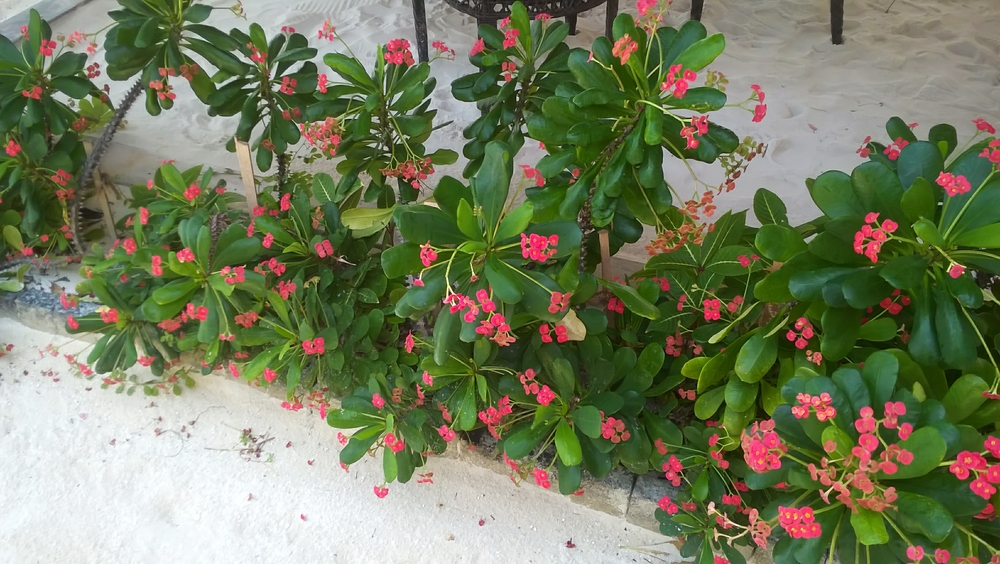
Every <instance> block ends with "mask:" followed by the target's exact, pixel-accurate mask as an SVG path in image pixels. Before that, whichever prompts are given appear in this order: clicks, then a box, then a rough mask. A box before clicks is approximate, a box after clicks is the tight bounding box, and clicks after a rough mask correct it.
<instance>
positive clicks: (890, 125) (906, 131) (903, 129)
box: [885, 116, 917, 143]
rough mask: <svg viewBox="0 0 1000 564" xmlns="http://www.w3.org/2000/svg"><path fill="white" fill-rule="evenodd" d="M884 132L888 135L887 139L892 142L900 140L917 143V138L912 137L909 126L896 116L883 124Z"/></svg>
mask: <svg viewBox="0 0 1000 564" xmlns="http://www.w3.org/2000/svg"><path fill="white" fill-rule="evenodd" d="M885 132H886V133H888V134H889V139H892V140H893V141H895V140H896V139H900V138H902V139H903V140H905V141H908V142H910V143H916V142H917V136H916V135H914V133H913V130H912V129H910V126H909V125H907V123H906V122H905V121H903V119H902V118H900V117H897V116H893V117H891V118H889V121H887V122H886V124H885Z"/></svg>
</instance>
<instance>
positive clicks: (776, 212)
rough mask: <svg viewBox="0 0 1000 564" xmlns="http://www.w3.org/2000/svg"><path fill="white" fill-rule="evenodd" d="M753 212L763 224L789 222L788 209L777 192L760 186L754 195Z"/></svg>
mask: <svg viewBox="0 0 1000 564" xmlns="http://www.w3.org/2000/svg"><path fill="white" fill-rule="evenodd" d="M753 214H754V216H756V218H757V221H759V222H760V224H761V225H771V224H787V223H788V210H787V209H786V208H785V203H784V202H782V201H781V198H779V197H778V195H777V194H775V193H774V192H771V191H770V190H768V189H766V188H758V189H757V192H756V193H755V194H754V195H753Z"/></svg>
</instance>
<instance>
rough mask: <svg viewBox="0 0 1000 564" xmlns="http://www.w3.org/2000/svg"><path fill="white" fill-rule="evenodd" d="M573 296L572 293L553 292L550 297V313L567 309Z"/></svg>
mask: <svg viewBox="0 0 1000 564" xmlns="http://www.w3.org/2000/svg"><path fill="white" fill-rule="evenodd" d="M571 297H573V294H572V293H567V294H564V293H562V292H552V296H551V297H550V298H549V313H561V312H564V311H566V309H567V308H568V307H569V299H570V298H571Z"/></svg>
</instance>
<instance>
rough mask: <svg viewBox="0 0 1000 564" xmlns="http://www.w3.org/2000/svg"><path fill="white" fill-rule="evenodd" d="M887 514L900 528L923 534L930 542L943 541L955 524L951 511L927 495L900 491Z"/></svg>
mask: <svg viewBox="0 0 1000 564" xmlns="http://www.w3.org/2000/svg"><path fill="white" fill-rule="evenodd" d="M892 505H893V506H895V510H893V509H889V514H890V515H892V516H893V520H894V521H895V522H896V524H897V525H899V526H900V527H901V528H903V529H905V530H907V531H909V532H911V533H917V534H921V535H924V536H925V537H927V538H928V539H930V540H931V542H935V543H938V542H943V541H944V539H945V538H946V537H947V536H948V533H950V532H951V529H952V527H953V526H954V524H955V520H954V518H953V517H952V516H951V512H949V511H948V509H947V508H945V506H943V505H941V504H940V503H938V502H936V501H934V500H933V499H931V498H929V497H924V496H922V495H917V494H912V493H909V492H904V491H900V492H899V493H898V497H897V498H896V501H894V502H893V503H892Z"/></svg>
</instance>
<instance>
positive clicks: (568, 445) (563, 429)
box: [556, 419, 583, 466]
mask: <svg viewBox="0 0 1000 564" xmlns="http://www.w3.org/2000/svg"><path fill="white" fill-rule="evenodd" d="M556 452H557V453H558V454H559V460H561V461H562V463H563V464H565V465H566V466H576V465H578V464H580V463H581V462H583V452H582V451H581V450H580V440H579V439H577V437H576V433H575V432H574V431H573V428H572V427H570V426H569V424H567V423H566V420H565V419H560V420H559V423H558V424H556Z"/></svg>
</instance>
